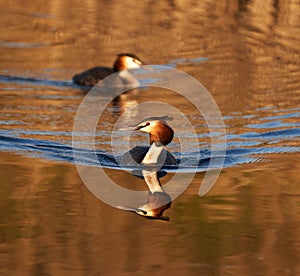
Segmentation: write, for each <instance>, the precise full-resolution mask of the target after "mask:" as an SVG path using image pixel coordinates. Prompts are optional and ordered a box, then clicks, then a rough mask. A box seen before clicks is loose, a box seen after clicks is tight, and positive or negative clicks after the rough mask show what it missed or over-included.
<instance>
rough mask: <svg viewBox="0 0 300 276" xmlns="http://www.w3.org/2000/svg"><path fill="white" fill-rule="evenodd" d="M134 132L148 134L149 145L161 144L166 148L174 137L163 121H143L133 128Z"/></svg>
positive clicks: (171, 130)
mask: <svg viewBox="0 0 300 276" xmlns="http://www.w3.org/2000/svg"><path fill="white" fill-rule="evenodd" d="M135 130H139V131H142V132H146V133H149V135H150V144H153V143H161V144H162V145H164V146H166V145H167V144H169V143H171V141H172V139H173V137H174V131H173V129H172V128H171V127H170V126H169V125H168V124H167V123H166V121H164V120H144V121H143V122H141V123H139V124H138V125H137V126H136V127H135Z"/></svg>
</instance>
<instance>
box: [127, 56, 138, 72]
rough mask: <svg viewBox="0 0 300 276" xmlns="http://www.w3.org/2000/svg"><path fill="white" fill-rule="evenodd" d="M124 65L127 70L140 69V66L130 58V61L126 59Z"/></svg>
mask: <svg viewBox="0 0 300 276" xmlns="http://www.w3.org/2000/svg"><path fill="white" fill-rule="evenodd" d="M125 64H126V68H128V69H133V68H139V67H140V65H139V64H137V63H135V62H134V61H133V60H132V59H131V58H130V59H129V58H127V59H126V60H125Z"/></svg>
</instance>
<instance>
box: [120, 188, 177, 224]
mask: <svg viewBox="0 0 300 276" xmlns="http://www.w3.org/2000/svg"><path fill="white" fill-rule="evenodd" d="M171 204H172V199H171V197H170V196H169V194H167V193H165V192H155V193H151V192H149V194H148V197H147V203H146V204H144V205H142V206H139V207H138V208H135V207H124V206H117V208H119V209H121V210H125V211H130V212H134V213H136V214H138V215H140V216H143V217H146V218H149V219H161V220H169V218H168V217H165V216H163V213H164V211H165V210H167V209H169V208H170V207H171Z"/></svg>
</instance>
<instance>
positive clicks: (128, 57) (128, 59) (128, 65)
mask: <svg viewBox="0 0 300 276" xmlns="http://www.w3.org/2000/svg"><path fill="white" fill-rule="evenodd" d="M143 64H144V63H143V62H142V61H141V60H140V59H139V58H138V57H137V56H136V55H134V54H128V53H126V54H118V57H117V59H116V61H115V63H114V71H115V72H118V71H121V70H125V69H134V68H139V67H140V66H142V65H143Z"/></svg>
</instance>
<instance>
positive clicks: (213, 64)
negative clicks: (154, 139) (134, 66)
mask: <svg viewBox="0 0 300 276" xmlns="http://www.w3.org/2000/svg"><path fill="white" fill-rule="evenodd" d="M0 8H1V9H0V10H1V17H0V24H1V29H2V31H1V32H0V57H1V62H0V75H1V76H0V97H1V101H0V110H1V112H0V149H1V151H0V196H1V200H0V204H1V206H0V207H1V208H0V254H1V255H0V256H1V258H0V273H1V275H18V274H22V275H47V274H50V275H62V274H69V273H72V275H98V274H113V275H115V274H116V275H128V274H129V273H130V274H133V275H147V273H148V274H149V273H156V274H157V275H164V274H166V273H176V272H178V273H181V274H186V275H189V274H197V275H198V274H199V273H201V272H202V273H203V274H205V275H223V274H228V275H284V274H288V275H289V274H290V275H297V274H299V273H300V255H299V254H300V204H299V196H300V178H299V170H300V164H299V157H300V142H299V136H300V120H299V116H300V85H299V79H300V58H299V53H300V3H299V1H281V0H277V1H261V0H253V1H247V0H245V1H237V0H236V1H208V0H203V1H180V0H176V1H160V2H156V3H154V2H153V1H148V0H147V1H141V2H139V4H138V5H137V4H136V3H135V2H134V1H120V0H115V1H102V0H100V1H99V0H97V1H96V0H87V1H84V3H83V2H82V1H77V0H74V1H61V0H60V1H57V0H53V1H45V0H41V1H27V0H22V1H20V0H16V1H7V2H4V1H2V3H0ZM122 52H131V53H135V54H136V55H138V56H140V57H141V58H142V59H143V61H144V62H145V63H147V64H167V65H169V66H173V67H176V68H177V69H179V70H182V71H184V72H186V73H188V74H190V75H192V76H193V77H195V78H196V79H198V80H199V81H200V82H201V83H202V84H203V85H204V86H206V88H207V89H208V90H209V91H210V93H211V94H212V96H213V97H214V99H215V101H216V103H217V104H218V106H219V108H220V110H221V112H222V114H223V116H224V122H225V125H226V131H227V147H228V157H229V158H228V159H227V160H226V162H227V163H226V168H225V169H223V171H222V173H221V175H220V177H219V179H218V181H217V183H216V184H215V185H214V187H213V189H212V190H211V191H210V192H209V193H208V194H207V195H205V196H204V197H199V196H198V189H199V185H200V184H201V181H202V179H203V177H204V173H203V172H199V173H197V174H196V176H195V178H194V180H193V182H192V183H191V185H190V186H189V188H188V189H187V190H186V191H185V193H184V194H183V195H181V196H180V197H179V198H177V199H176V200H175V201H174V202H173V203H172V207H171V208H170V209H168V210H167V211H166V215H167V216H169V217H170V221H169V222H161V221H151V220H146V219H144V218H142V217H140V216H133V215H132V214H130V213H129V212H123V211H120V210H118V209H116V208H113V207H111V206H109V205H106V204H105V203H103V202H101V201H99V200H98V199H97V198H96V197H94V196H93V195H92V194H91V193H90V192H89V191H88V189H87V188H86V187H85V186H84V184H83V183H82V181H81V180H80V178H79V176H78V173H77V171H76V168H75V166H74V164H73V162H72V149H71V147H70V146H71V142H72V141H71V140H72V129H73V119H74V116H75V114H76V110H77V108H78V106H79V104H80V102H81V100H82V98H83V96H84V95H85V91H82V90H81V89H79V88H77V87H73V86H72V85H70V83H71V78H72V76H73V75H74V74H76V73H78V72H81V71H83V70H85V69H87V68H91V67H94V66H98V65H104V66H111V64H112V63H113V61H114V59H115V56H116V54H118V53H122ZM26 80H27V81H26ZM36 80H41V81H36ZM170 98H171V99H172V105H174V106H175V107H176V108H179V109H180V110H181V111H182V112H183V113H184V114H185V115H186V116H187V117H188V119H189V120H190V121H191V123H192V124H193V125H194V126H195V128H196V130H197V136H198V139H199V143H200V147H201V150H203V152H204V154H205V152H206V150H208V146H209V142H210V137H209V135H207V134H208V129H207V127H206V124H205V121H204V120H203V118H202V117H201V114H198V113H197V112H196V110H195V108H193V106H192V105H191V104H189V103H187V102H185V101H183V99H182V97H180V96H178V95H176V94H175V93H172V92H171V91H167V90H165V91H163V93H162V90H161V89H158V88H155V89H154V88H151V89H150V88H149V89H144V90H143V91H142V93H132V94H131V93H128V94H126V95H122V97H120V98H119V100H118V101H117V102H114V103H112V104H111V105H110V106H108V108H107V110H106V111H105V112H104V113H103V115H102V118H101V120H100V121H99V125H98V128H97V136H96V142H97V143H96V146H97V149H98V150H99V151H101V152H102V154H103V160H104V162H107V165H108V167H109V165H110V162H111V160H110V159H109V158H107V159H105V158H106V157H107V156H109V154H111V149H110V134H111V131H112V128H113V125H114V123H115V122H116V120H117V119H118V117H119V116H120V114H122V112H123V111H124V109H126V108H128V107H130V106H133V105H135V104H137V103H141V102H144V101H148V100H154V99H155V100H159V101H162V102H166V103H168V102H170ZM156 112H157V113H156V114H152V116H163V115H169V114H159V110H156ZM170 115H172V114H170ZM133 116H134V115H133ZM179 133H180V132H179ZM132 139H133V144H134V145H136V144H141V145H144V141H145V137H141V136H134V135H133V137H132ZM186 139H189V133H186ZM178 146H179V144H178V139H176V137H175V139H174V141H173V142H172V143H171V144H170V146H169V147H168V149H169V150H170V152H172V154H173V153H175V157H176V158H180V156H178V155H176V152H178ZM118 148H119V150H120V152H117V154H122V153H123V152H125V144H124V140H123V138H122V137H121V138H120V144H119V147H118ZM188 153H189V154H191V155H192V154H194V153H195V145H194V144H192V143H191V148H190V149H188ZM88 162H89V161H88V160H87V165H89V163H88ZM105 171H106V173H107V174H108V175H109V177H110V178H111V179H112V180H114V181H115V182H116V183H120V185H124V186H126V183H130V185H131V186H130V187H129V188H131V189H143V188H145V187H144V185H145V184H144V183H143V180H142V179H138V178H136V177H134V176H132V175H131V174H128V173H127V172H124V171H121V170H114V169H109V168H107V169H105ZM171 177H172V174H171V173H170V174H168V175H167V176H166V177H164V178H162V179H161V181H162V182H163V183H165V182H167V181H168V180H169V179H170V178H171ZM116 260H117V261H116Z"/></svg>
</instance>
